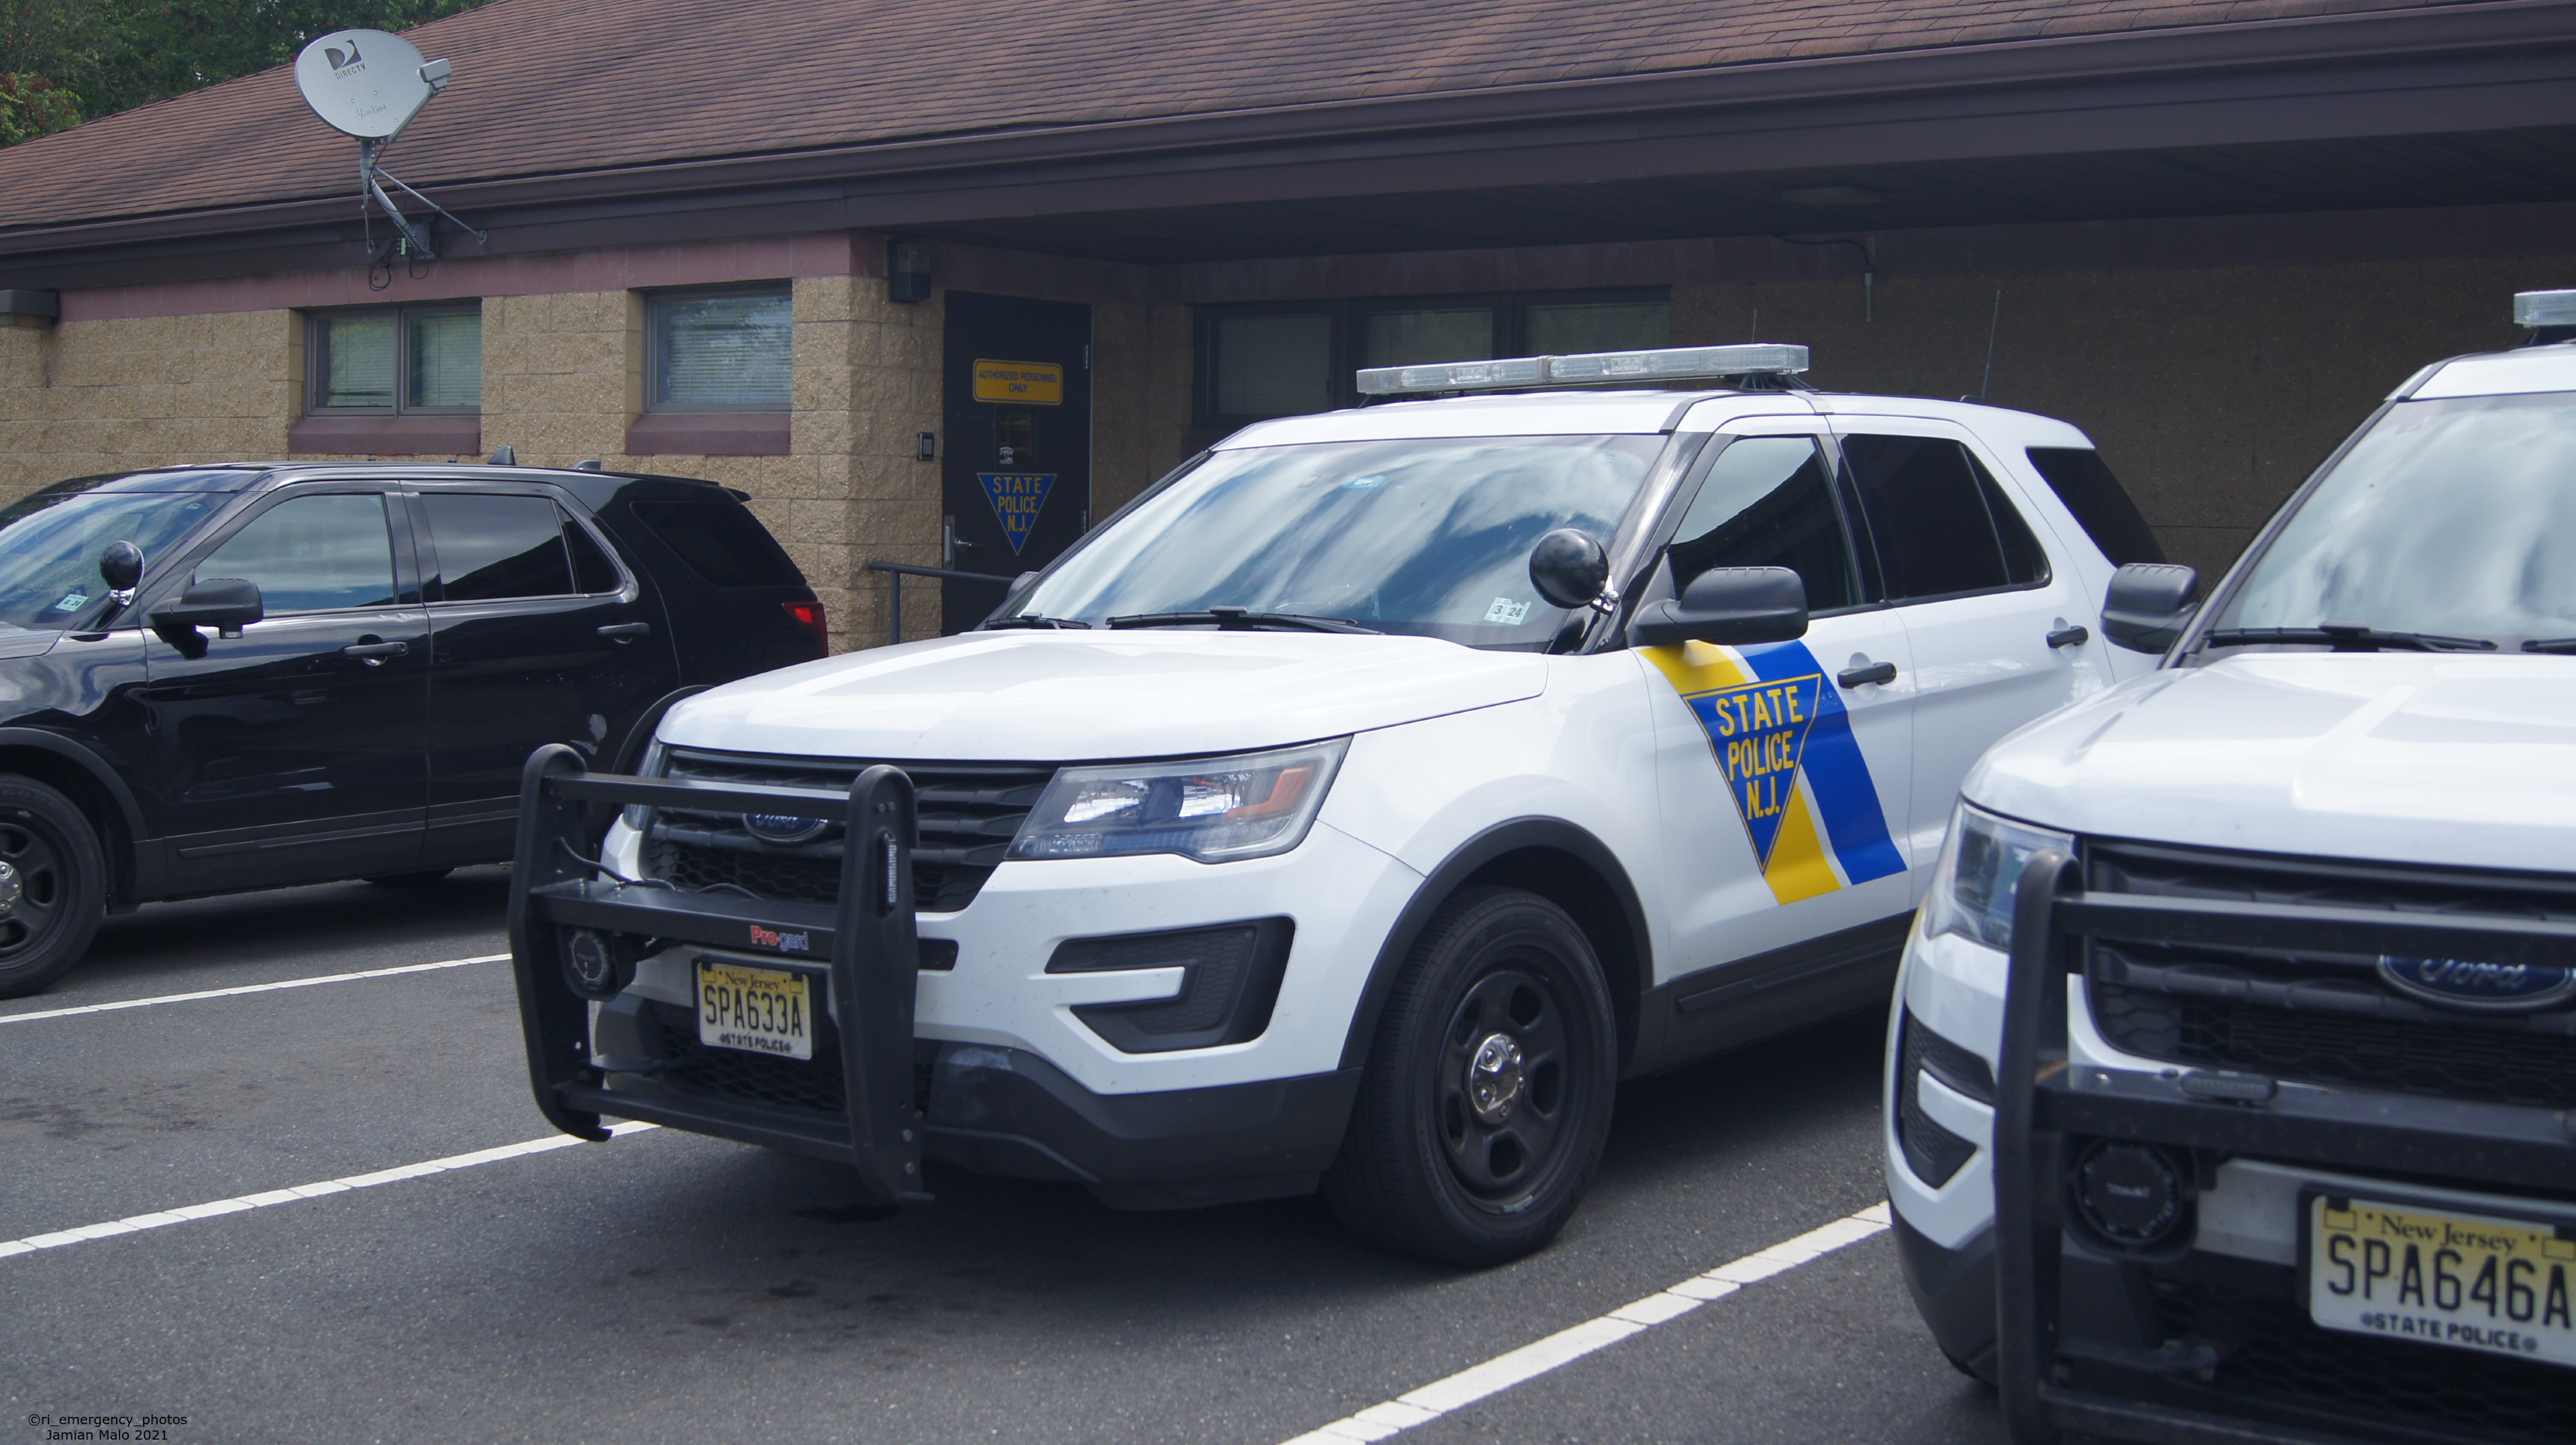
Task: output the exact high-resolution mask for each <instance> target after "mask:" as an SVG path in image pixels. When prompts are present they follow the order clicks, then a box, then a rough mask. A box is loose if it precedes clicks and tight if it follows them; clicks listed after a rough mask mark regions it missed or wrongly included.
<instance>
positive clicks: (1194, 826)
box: [1010, 738, 1351, 863]
mask: <svg viewBox="0 0 2576 1445" xmlns="http://www.w3.org/2000/svg"><path fill="white" fill-rule="evenodd" d="M1350 745H1351V740H1350V739H1349V738H1335V739H1333V740H1332V741H1331V742H1327V743H1310V744H1308V745H1306V746H1304V747H1296V748H1281V749H1279V750H1278V751H1276V752H1268V753H1238V754H1236V755H1234V756H1232V757H1224V758H1190V759H1185V760H1183V761H1180V762H1170V763H1130V764H1123V765H1112V766H1109V767H1099V768H1065V769H1062V770H1060V771H1059V772H1057V773H1056V775H1055V781H1054V782H1052V783H1049V784H1048V785H1047V790H1046V793H1045V794H1044V796H1042V797H1040V798H1039V799H1038V805H1037V807H1036V808H1035V809H1033V810H1031V812H1030V813H1029V819H1028V822H1026V823H1024V824H1022V825H1021V827H1020V834H1019V837H1018V838H1016V839H1014V840H1013V841H1012V843H1011V854H1010V856H1012V857H1014V858H1117V857H1123V856H1127V855H1131V854H1137V853H1178V854H1180V855H1181V856H1182V857H1184V858H1195V859H1197V860H1198V861H1200V862H1202V863H1224V862H1231V861H1232V860H1234V859H1237V858H1260V857H1264V856H1266V855H1268V854H1272V853H1285V852H1287V851H1288V850H1289V849H1291V848H1294V847H1296V846H1297V845H1298V844H1299V843H1301V842H1303V841H1304V840H1305V837H1306V829H1307V827H1308V826H1309V825H1311V824H1312V823H1313V822H1314V821H1315V812H1316V810H1317V809H1319V808H1321V807H1322V806H1323V805H1324V793H1325V790H1327V789H1329V788H1330V787H1332V785H1333V774H1334V772H1335V771H1336V770H1337V769H1339V768H1340V767H1341V765H1342V754H1343V753H1344V752H1346V751H1348V750H1349V748H1350Z"/></svg>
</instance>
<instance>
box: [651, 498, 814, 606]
mask: <svg viewBox="0 0 2576 1445" xmlns="http://www.w3.org/2000/svg"><path fill="white" fill-rule="evenodd" d="M635 517H636V520H638V521H640V522H642V523H643V524H644V525H645V526H647V527H649V528H651V529H652V532H653V535H654V536H656V537H659V538H661V539H662V545H664V546H666V547H668V548H670V549H671V550H672V551H674V552H677V553H679V554H680V560H681V561H683V562H685V563H687V564H688V566H689V570H690V571H692V572H695V573H697V574H698V576H700V577H702V578H704V579H705V580H707V581H709V582H712V583H714V584H715V585H716V586H718V587H793V586H796V585H797V584H798V583H801V582H803V581H804V580H805V578H804V576H803V574H801V573H799V572H798V571H797V570H796V564H795V563H793V562H791V561H789V560H788V559H787V554H786V552H784V551H782V550H780V548H779V545H778V543H777V541H776V540H775V539H773V538H772V537H771V536H770V535H769V533H768V532H767V531H766V530H764V529H763V528H762V527H761V525H760V519H759V518H757V517H755V516H753V515H752V514H751V509H750V508H748V507H740V506H736V505H734V504H732V503H730V502H637V503H636V504H635Z"/></svg>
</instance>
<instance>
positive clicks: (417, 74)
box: [295, 30, 490, 285]
mask: <svg viewBox="0 0 2576 1445" xmlns="http://www.w3.org/2000/svg"><path fill="white" fill-rule="evenodd" d="M455 73H456V67H455V66H453V65H450V64H448V63H447V62H446V61H444V60H431V61H426V62H424V61H423V60H422V59H421V58H420V51H419V50H418V49H416V48H415V47H414V46H413V45H412V43H411V42H410V41H408V40H405V39H403V38H402V37H401V36H399V35H389V34H387V33H386V32H384V31H382V30H334V31H332V32H331V33H330V34H328V35H325V36H322V37H321V38H319V39H317V40H315V41H314V42H313V43H312V44H310V45H307V46H305V47H304V50H303V53H302V54H300V55H298V56H296V57H295V88H296V89H298V90H301V91H303V92H304V103H305V104H306V105H309V106H311V107H313V113H314V114H315V115H318V116H320V117H322V119H323V121H324V123H326V124H328V125H329V126H330V127H331V128H332V129H333V130H336V131H339V132H340V133H341V134H343V135H351V136H355V137H357V139H358V188H359V200H358V213H359V215H360V216H361V217H363V216H364V215H365V214H366V206H367V202H368V201H370V200H372V201H374V202H375V203H376V204H377V205H378V206H381V207H383V208H384V213H385V219H386V220H389V221H391V222H393V223H394V229H395V230H396V231H398V232H400V233H401V236H400V238H399V239H397V240H396V241H394V242H392V243H391V244H390V245H388V246H387V248H386V250H385V253H384V254H383V255H382V256H380V257H378V258H377V259H376V260H374V261H373V262H370V263H369V264H368V267H367V272H368V279H369V284H371V285H372V284H374V275H375V272H376V270H377V268H379V267H383V268H386V270H387V272H388V276H389V277H390V271H391V267H392V265H393V258H394V257H395V256H397V255H406V256H417V257H420V258H422V259H425V260H431V261H435V260H437V259H438V248H437V247H436V246H435V245H434V244H432V242H431V239H430V233H429V230H428V228H427V227H426V226H425V225H424V224H423V223H421V222H417V221H414V220H413V219H412V218H411V217H409V216H406V215H404V214H403V213H402V207H400V206H398V205H395V204H394V198H393V197H392V196H390V195H387V194H386V193H385V183H386V182H391V183H392V185H393V187H394V189H396V190H399V191H401V192H402V193H403V194H404V195H407V196H409V197H411V198H412V199H413V200H415V201H418V202H420V203H421V204H422V205H424V206H427V207H429V208H430V209H431V210H433V211H436V212H437V213H438V214H440V215H442V216H446V217H447V219H448V220H449V221H451V222H454V223H455V225H456V226H457V228H458V229H460V230H462V231H464V232H465V234H467V235H469V236H472V237H473V238H474V239H475V240H477V241H486V240H489V239H490V238H489V237H487V236H485V235H484V234H483V233H482V232H481V231H478V230H475V229H474V228H473V227H472V226H468V225H466V224H465V223H464V222H463V221H459V220H457V219H456V217H454V216H452V215H449V214H448V210H447V208H446V207H445V206H442V205H440V204H438V203H437V202H436V201H433V200H431V199H430V198H429V197H427V196H424V195H422V194H421V193H420V192H418V191H415V190H413V189H412V188H411V187H409V186H406V185H404V184H403V183H402V181H401V180H400V179H399V178H398V177H396V176H395V175H394V173H393V172H391V171H389V170H386V169H385V168H384V164H383V161H384V153H385V148H386V147H387V146H390V145H392V144H393V143H394V137H396V136H398V135H400V134H402V131H403V127H405V126H407V125H409V124H411V123H412V120H413V118H414V117H416V116H418V115H419V114H420V113H421V111H422V109H423V108H425V107H426V106H428V104H429V102H430V98H431V97H432V96H435V95H437V94H438V93H439V92H441V91H443V90H445V89H447V82H448V79H449V77H451V76H453V75H454V74H455ZM367 246H368V249H369V250H370V251H372V250H373V249H374V248H375V239H374V237H373V235H372V234H370V235H369V237H368V240H367Z"/></svg>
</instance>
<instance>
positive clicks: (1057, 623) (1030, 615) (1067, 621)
mask: <svg viewBox="0 0 2576 1445" xmlns="http://www.w3.org/2000/svg"><path fill="white" fill-rule="evenodd" d="M1003 627H1079V628H1082V629H1084V630H1085V631H1088V630H1089V629H1090V627H1091V624H1090V623H1088V622H1085V621H1083V620H1082V619H1081V618H1079V617H1041V616H1039V615H1038V614H1037V613H1034V612H1023V613H1021V614H1020V615H1019V616H1017V617H997V618H995V619H993V620H992V621H990V622H987V623H985V624H984V630H985V631H987V632H991V631H993V630H995V629H997V628H1003Z"/></svg>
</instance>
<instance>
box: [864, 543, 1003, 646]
mask: <svg viewBox="0 0 2576 1445" xmlns="http://www.w3.org/2000/svg"><path fill="white" fill-rule="evenodd" d="M868 570H869V571H871V572H883V573H885V574H887V575H886V616H887V624H886V641H888V642H890V643H892V642H901V641H903V579H905V578H906V577H937V578H940V579H941V580H943V581H954V582H999V583H1000V584H1002V585H1003V586H1005V587H1008V586H1010V585H1011V583H1012V581H1013V580H1014V579H1012V578H1009V577H1000V576H996V575H994V574H993V573H990V572H958V571H954V570H952V569H950V568H947V567H915V566H913V565H912V564H911V563H909V562H870V563H869V564H868Z"/></svg>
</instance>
